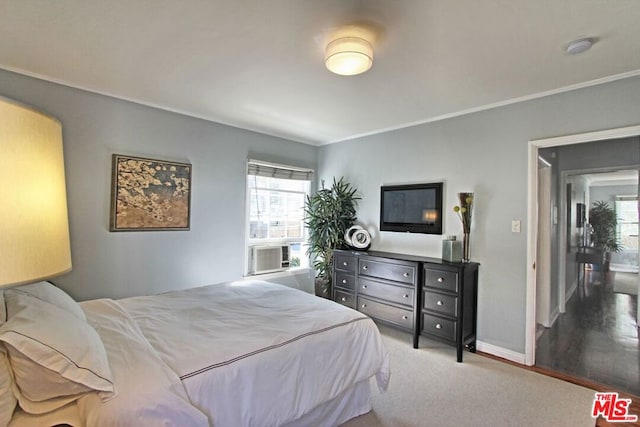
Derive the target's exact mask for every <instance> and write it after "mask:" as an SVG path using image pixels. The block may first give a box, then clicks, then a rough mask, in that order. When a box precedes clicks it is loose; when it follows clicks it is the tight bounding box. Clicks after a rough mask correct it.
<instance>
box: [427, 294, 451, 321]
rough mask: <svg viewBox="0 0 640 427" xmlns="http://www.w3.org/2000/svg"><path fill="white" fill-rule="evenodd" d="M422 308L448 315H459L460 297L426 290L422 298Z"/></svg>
mask: <svg viewBox="0 0 640 427" xmlns="http://www.w3.org/2000/svg"><path fill="white" fill-rule="evenodd" d="M422 308H424V309H425V310H431V311H437V312H438V313H442V314H444V315H447V316H453V317H457V316H458V297H457V296H454V295H446V294H441V293H438V292H429V291H425V292H424V293H423V298H422Z"/></svg>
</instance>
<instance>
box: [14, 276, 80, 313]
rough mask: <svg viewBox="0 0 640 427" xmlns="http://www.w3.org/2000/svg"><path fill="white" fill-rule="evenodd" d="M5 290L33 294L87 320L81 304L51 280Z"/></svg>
mask: <svg viewBox="0 0 640 427" xmlns="http://www.w3.org/2000/svg"><path fill="white" fill-rule="evenodd" d="M4 292H5V295H6V294H15V293H22V294H28V295H31V296H32V297H34V298H38V299H39V300H42V301H46V302H48V303H50V304H53V305H55V306H56V307H58V308H61V309H63V310H65V311H68V312H69V313H71V314H73V315H74V316H76V317H77V318H78V319H80V320H84V321H86V320H87V317H86V316H85V314H84V311H82V308H80V305H78V303H77V302H76V301H75V300H74V299H73V298H71V297H70V296H69V295H68V294H67V293H66V292H65V291H63V290H62V289H60V288H58V287H56V286H55V285H53V284H52V283H50V282H37V283H31V284H29V285H22V286H19V287H17V288H10V289H6V290H5V291H4Z"/></svg>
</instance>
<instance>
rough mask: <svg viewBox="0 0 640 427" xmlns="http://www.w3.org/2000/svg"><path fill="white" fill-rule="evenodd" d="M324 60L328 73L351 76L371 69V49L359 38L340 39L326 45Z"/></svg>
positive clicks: (365, 41)
mask: <svg viewBox="0 0 640 427" xmlns="http://www.w3.org/2000/svg"><path fill="white" fill-rule="evenodd" d="M324 59H325V65H326V66H327V68H328V69H329V71H331V72H333V73H336V74H340V75H342V76H353V75H356V74H361V73H364V72H365V71H367V70H368V69H369V68H371V65H372V64H373V47H372V46H371V43H369V42H368V41H367V40H365V39H363V38H360V37H341V38H338V39H335V40H333V41H331V42H330V43H329V44H328V45H327V49H326V51H325V58H324Z"/></svg>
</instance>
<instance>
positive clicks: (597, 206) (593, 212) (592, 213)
mask: <svg viewBox="0 0 640 427" xmlns="http://www.w3.org/2000/svg"><path fill="white" fill-rule="evenodd" d="M589 224H590V225H591V227H592V229H593V231H592V232H591V243H592V244H593V246H594V247H596V248H598V249H600V250H602V252H603V254H604V260H603V265H602V269H603V271H608V270H609V261H610V259H611V253H612V252H620V251H621V250H622V244H621V243H620V240H619V239H618V236H617V230H616V228H617V225H618V216H617V215H616V211H615V210H614V209H613V208H612V207H610V206H609V204H608V203H607V202H605V201H602V200H599V201H597V202H595V203H593V205H592V206H591V209H589Z"/></svg>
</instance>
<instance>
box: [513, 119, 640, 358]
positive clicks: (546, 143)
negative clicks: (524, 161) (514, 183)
mask: <svg viewBox="0 0 640 427" xmlns="http://www.w3.org/2000/svg"><path fill="white" fill-rule="evenodd" d="M638 135H640V126H630V127H626V128H618V129H610V130H604V131H597V132H589V133H584V134H576V135H569V136H563V137H556V138H548V139H543V140H534V141H530V142H529V167H528V171H529V179H528V182H529V185H528V187H529V191H528V195H529V197H528V213H529V219H530V220H529V221H528V223H527V242H528V248H527V261H528V262H527V265H528V266H529V268H528V270H527V294H526V298H527V307H526V340H525V364H526V365H529V366H531V365H534V364H535V348H536V259H537V236H538V210H537V207H538V200H537V197H538V154H539V153H538V151H539V149H541V148H545V147H560V146H566V145H572V144H582V143H587V142H593V141H612V140H616V139H620V138H629V137H638ZM559 200H560V206H558V207H557V210H558V212H564V211H565V210H563V209H562V208H564V206H562V204H563V203H565V202H563V199H562V198H560V199H559ZM564 231H565V230H563V228H562V227H559V234H558V235H559V241H560V244H559V248H558V252H559V256H561V257H562V256H565V257H566V252H565V247H566V246H563V244H564V245H566V240H564V241H563V238H564V237H563V236H565V233H564ZM565 259H566V258H565ZM565 273H566V270H565V266H564V265H563V264H562V263H561V264H560V265H559V266H558V274H557V276H556V277H562V275H563V274H565ZM562 281H563V282H564V280H562ZM638 319H640V308H638V309H636V321H637V320H638Z"/></svg>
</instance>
